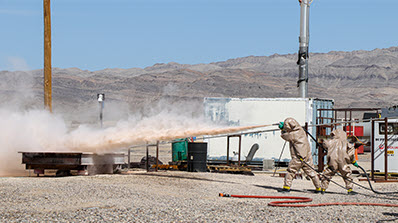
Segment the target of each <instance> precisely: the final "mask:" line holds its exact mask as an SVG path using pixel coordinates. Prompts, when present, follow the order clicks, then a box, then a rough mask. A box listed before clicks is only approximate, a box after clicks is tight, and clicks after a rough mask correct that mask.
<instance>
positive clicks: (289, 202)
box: [219, 193, 398, 207]
mask: <svg viewBox="0 0 398 223" xmlns="http://www.w3.org/2000/svg"><path fill="white" fill-rule="evenodd" d="M219 196H220V197H235V198H259V199H291V200H285V201H271V202H269V203H268V206H274V207H321V206H334V205H360V206H382V207H398V204H386V203H366V202H334V203H318V204H297V203H307V202H311V201H312V198H309V197H297V196H257V195H234V194H224V193H220V194H219Z"/></svg>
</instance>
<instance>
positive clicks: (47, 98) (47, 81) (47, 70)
mask: <svg viewBox="0 0 398 223" xmlns="http://www.w3.org/2000/svg"><path fill="white" fill-rule="evenodd" d="M43 14H44V107H45V108H46V109H48V110H49V111H50V112H52V96H51V88H52V87H51V7H50V0H43Z"/></svg>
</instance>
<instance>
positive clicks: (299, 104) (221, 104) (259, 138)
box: [204, 98, 334, 161]
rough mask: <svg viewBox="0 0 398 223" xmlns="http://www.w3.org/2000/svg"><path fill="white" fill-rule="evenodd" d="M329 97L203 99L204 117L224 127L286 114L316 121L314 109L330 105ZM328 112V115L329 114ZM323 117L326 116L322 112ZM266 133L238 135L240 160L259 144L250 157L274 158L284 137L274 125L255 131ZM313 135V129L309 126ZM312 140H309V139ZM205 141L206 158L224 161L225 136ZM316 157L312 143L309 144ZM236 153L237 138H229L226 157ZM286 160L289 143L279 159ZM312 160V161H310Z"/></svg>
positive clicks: (269, 121) (268, 121)
mask: <svg viewBox="0 0 398 223" xmlns="http://www.w3.org/2000/svg"><path fill="white" fill-rule="evenodd" d="M333 105H334V102H333V100H328V99H326V100H325V99H312V98H205V99H204V108H205V116H206V117H207V118H208V119H209V120H211V121H212V122H214V123H216V124H219V125H226V126H251V125H261V124H273V123H278V122H280V121H283V120H284V119H285V118H287V117H292V118H295V119H296V120H297V121H298V122H299V123H300V124H301V125H305V123H306V122H307V123H308V125H312V124H315V123H316V113H317V112H316V109H318V108H333ZM331 115H332V114H331V112H330V117H331ZM323 117H328V116H327V115H325V114H323ZM271 129H274V130H273V131H270V132H263V133H256V134H246V135H242V148H241V160H245V159H246V156H247V154H248V153H249V150H250V148H251V146H252V145H253V144H255V143H257V144H258V145H259V150H258V151H257V153H256V155H255V157H254V160H258V161H260V160H263V159H274V160H276V159H278V158H279V155H280V153H281V150H282V147H283V144H284V140H283V139H282V138H281V137H280V130H279V129H278V128H277V126H273V127H266V128H261V129H256V130H271ZM309 131H310V132H311V133H312V134H313V135H314V136H315V128H309ZM310 142H311V143H312V141H311V140H310ZM207 143H208V159H210V160H225V159H226V156H227V154H226V153H227V138H226V137H223V138H211V139H208V140H207ZM312 150H313V151H312V152H313V155H314V156H316V154H317V151H316V149H315V143H314V145H312ZM234 152H238V138H231V139H230V149H229V157H230V158H231V157H233V156H234ZM289 159H290V152H289V145H288V144H286V148H285V152H284V154H283V156H282V160H284V161H288V160H289ZM314 161H316V160H314Z"/></svg>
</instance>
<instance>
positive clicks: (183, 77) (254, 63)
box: [0, 47, 398, 110]
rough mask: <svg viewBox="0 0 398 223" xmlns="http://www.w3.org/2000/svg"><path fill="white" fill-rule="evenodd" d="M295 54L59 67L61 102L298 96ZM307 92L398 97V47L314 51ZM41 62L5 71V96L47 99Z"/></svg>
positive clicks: (349, 101)
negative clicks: (144, 65) (100, 96)
mask: <svg viewBox="0 0 398 223" xmlns="http://www.w3.org/2000/svg"><path fill="white" fill-rule="evenodd" d="M296 61H297V54H288V55H278V54H275V55H272V56H249V57H243V58H236V59H230V60H227V61H222V62H215V63H210V64H195V65H187V64H178V63H168V64H155V65H153V66H151V67H147V68H145V69H141V68H131V69H105V70H99V71H87V70H80V69H78V68H68V69H60V68H54V69H53V107H54V109H55V110H57V109H59V110H65V109H68V110H70V109H72V110H76V108H78V107H79V106H87V105H89V106H97V104H96V94H97V93H99V92H104V93H105V94H106V97H107V102H109V103H119V102H120V103H122V104H124V105H125V106H127V107H130V108H133V109H134V108H139V107H141V106H142V105H144V104H148V103H150V102H153V101H156V100H159V99H161V98H168V99H173V100H188V101H195V100H202V99H203V97H264V98H269V97H295V96H297V95H298V90H297V83H296V82H297V79H298V67H297V65H296ZM309 67H310V69H309V72H310V74H309V95H310V97H318V98H333V99H335V101H336V106H337V107H340V108H342V107H385V106H390V105H393V104H398V96H397V95H398V87H397V86H398V47H391V48H388V49H375V50H372V51H362V50H361V51H353V52H329V53H312V54H310V62H309ZM42 76H43V74H42V70H33V71H29V72H22V71H15V72H9V71H0V92H1V94H0V97H1V98H0V99H1V100H2V101H3V102H4V101H5V102H7V103H9V104H12V102H13V101H19V102H20V100H16V99H15V98H17V97H18V98H21V97H19V96H23V97H22V98H24V100H25V102H29V103H30V104H32V105H39V106H41V105H42V104H43V99H42V98H43V92H42V91H43V90H42V89H43V87H42V82H43V77H42Z"/></svg>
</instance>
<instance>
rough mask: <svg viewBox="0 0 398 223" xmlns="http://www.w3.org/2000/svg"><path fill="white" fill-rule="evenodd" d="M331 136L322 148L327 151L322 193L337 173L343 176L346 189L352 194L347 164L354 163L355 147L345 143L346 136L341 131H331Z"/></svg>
mask: <svg viewBox="0 0 398 223" xmlns="http://www.w3.org/2000/svg"><path fill="white" fill-rule="evenodd" d="M331 136H332V138H331V139H329V140H325V141H324V142H323V146H324V147H325V149H327V151H328V152H327V165H328V166H327V167H326V169H325V170H324V171H323V177H322V192H324V191H325V190H326V189H327V188H328V186H329V182H330V180H331V179H332V177H333V176H334V175H335V174H336V172H337V171H338V172H340V173H341V175H342V176H343V178H344V182H345V185H346V188H347V190H348V192H349V193H350V192H352V186H353V183H352V177H351V168H350V167H349V164H354V165H355V163H356V161H355V147H354V145H353V144H351V143H349V142H348V141H347V134H346V132H344V131H343V130H341V129H336V130H333V131H332V133H331Z"/></svg>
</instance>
